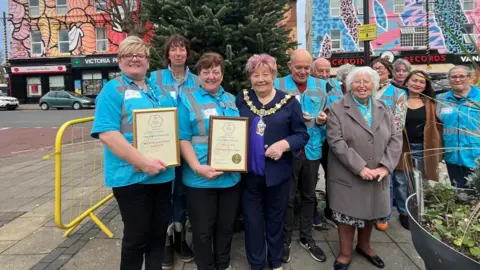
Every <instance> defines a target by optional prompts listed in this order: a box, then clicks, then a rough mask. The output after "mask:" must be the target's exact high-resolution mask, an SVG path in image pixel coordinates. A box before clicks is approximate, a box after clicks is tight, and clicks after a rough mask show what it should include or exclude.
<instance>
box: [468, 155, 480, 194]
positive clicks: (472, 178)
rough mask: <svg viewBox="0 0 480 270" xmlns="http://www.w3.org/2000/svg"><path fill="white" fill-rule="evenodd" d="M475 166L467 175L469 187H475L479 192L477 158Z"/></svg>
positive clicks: (479, 174) (479, 170)
mask: <svg viewBox="0 0 480 270" xmlns="http://www.w3.org/2000/svg"><path fill="white" fill-rule="evenodd" d="M476 163H477V166H476V167H475V168H474V169H473V171H472V173H471V174H470V175H469V176H468V177H467V179H468V184H469V185H470V187H472V188H473V189H475V190H476V191H477V193H478V194H480V159H477V162H476Z"/></svg>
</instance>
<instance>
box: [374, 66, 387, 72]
mask: <svg viewBox="0 0 480 270" xmlns="http://www.w3.org/2000/svg"><path fill="white" fill-rule="evenodd" d="M373 70H375V71H384V70H385V67H384V66H378V67H373Z"/></svg>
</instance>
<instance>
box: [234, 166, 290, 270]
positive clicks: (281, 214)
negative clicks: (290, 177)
mask: <svg viewBox="0 0 480 270" xmlns="http://www.w3.org/2000/svg"><path fill="white" fill-rule="evenodd" d="M290 184H291V181H285V182H283V183H281V184H279V185H277V186H273V187H267V185H266V179H265V177H264V176H257V175H253V174H247V177H246V178H245V180H244V181H243V187H244V190H243V196H242V205H243V217H244V221H245V249H246V253H247V259H248V263H249V264H250V267H251V269H252V270H263V269H264V266H265V255H266V250H265V239H266V241H267V247H268V256H267V260H268V263H269V267H270V268H272V269H273V268H278V267H281V266H282V253H283V223H284V221H285V213H286V210H287V205H288V197H289V192H290Z"/></svg>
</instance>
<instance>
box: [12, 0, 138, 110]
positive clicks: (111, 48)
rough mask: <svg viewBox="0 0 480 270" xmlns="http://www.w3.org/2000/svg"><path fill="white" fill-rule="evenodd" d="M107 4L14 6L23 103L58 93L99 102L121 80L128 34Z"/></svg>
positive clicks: (19, 0) (57, 1) (15, 64)
mask: <svg viewBox="0 0 480 270" xmlns="http://www.w3.org/2000/svg"><path fill="white" fill-rule="evenodd" d="M132 1H133V0H132ZM107 4H108V5H110V2H107V0H75V1H72V0H14V1H13V0H9V12H8V13H9V16H8V17H9V22H10V28H11V44H10V45H11V46H10V54H9V64H10V68H9V70H8V71H9V75H10V89H11V95H13V96H15V97H17V98H18V99H19V100H21V101H23V102H37V101H38V99H39V98H40V97H41V96H43V95H44V94H45V93H47V92H49V91H55V90H67V91H75V92H76V93H79V94H83V95H85V96H96V95H97V94H98V93H99V92H100V90H101V89H102V87H103V85H104V84H105V83H106V82H107V81H108V80H110V79H112V78H115V77H116V76H118V75H119V69H118V61H117V58H116V52H117V49H118V45H119V43H120V42H121V41H122V40H123V39H124V38H125V37H126V33H125V32H124V31H122V29H121V27H120V24H119V23H117V22H116V18H120V17H121V16H118V17H117V16H115V14H113V13H111V12H112V11H108V10H109V7H107ZM133 8H135V7H133ZM119 11H120V12H121V13H122V12H123V10H122V9H121V8H120V9H119ZM122 14H123V13H122Z"/></svg>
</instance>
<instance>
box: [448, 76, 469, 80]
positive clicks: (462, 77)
mask: <svg viewBox="0 0 480 270" xmlns="http://www.w3.org/2000/svg"><path fill="white" fill-rule="evenodd" d="M468 77H469V76H468V75H453V76H450V77H449V79H450V80H452V81H456V80H460V81H464V80H466V79H467V78H468Z"/></svg>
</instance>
